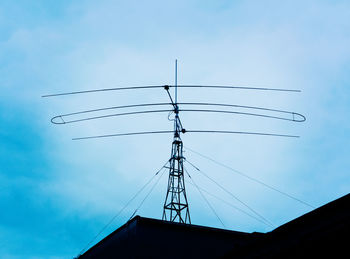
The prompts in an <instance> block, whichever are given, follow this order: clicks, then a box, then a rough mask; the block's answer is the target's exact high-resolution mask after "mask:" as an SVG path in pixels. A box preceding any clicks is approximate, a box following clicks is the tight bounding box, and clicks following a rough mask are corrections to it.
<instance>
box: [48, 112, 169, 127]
mask: <svg viewBox="0 0 350 259" xmlns="http://www.w3.org/2000/svg"><path fill="white" fill-rule="evenodd" d="M171 111H172V110H152V111H137V112H123V113H114V114H107V115H101V116H94V117H88V118H83V119H77V120H67V121H64V120H63V118H62V117H64V116H65V115H59V116H55V117H53V118H52V119H51V122H52V123H53V124H68V123H75V122H81V121H89V120H96V119H103V118H109V117H117V116H126V115H135V114H146V113H161V112H171ZM58 119H61V121H60V120H58Z"/></svg>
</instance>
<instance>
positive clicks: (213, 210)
mask: <svg viewBox="0 0 350 259" xmlns="http://www.w3.org/2000/svg"><path fill="white" fill-rule="evenodd" d="M184 170H185V172H186V173H187V175H188V177H189V178H190V179H191V181H192V183H193V185H194V186H195V187H196V188H197V190H198V192H199V193H200V195H201V196H202V198H203V200H204V201H205V202H206V203H207V204H208V206H209V208H210V209H211V210H212V212H213V213H214V214H215V216H216V217H217V219H218V220H219V221H220V223H221V224H222V226H223V227H224V228H226V226H225V224H224V222H222V220H221V219H220V217H219V215H218V214H217V213H216V211H215V209H214V208H213V207H212V206H211V204H210V203H209V201H208V200H207V199H206V198H205V196H204V194H203V193H202V191H201V190H200V189H199V188H198V186H197V184H196V183H195V182H194V180H193V179H192V177H191V175H190V174H189V173H188V171H187V170H186V169H185V168H184Z"/></svg>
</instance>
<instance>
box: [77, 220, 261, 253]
mask: <svg viewBox="0 0 350 259" xmlns="http://www.w3.org/2000/svg"><path fill="white" fill-rule="evenodd" d="M257 236H259V233H252V234H251V233H244V232H238V231H230V230H225V229H218V228H211V227H204V226H198V225H189V224H180V223H175V222H169V221H163V220H157V219H150V218H144V217H140V216H136V217H134V218H133V219H132V220H130V221H128V222H127V223H126V224H124V225H123V226H121V227H120V228H118V229H117V230H115V231H114V232H113V233H111V234H110V235H108V236H107V237H106V238H104V239H103V240H101V241H100V242H99V243H97V244H96V245H95V246H93V247H92V248H90V249H89V250H88V251H87V252H85V253H84V254H83V255H81V257H79V258H113V257H122V258H145V257H146V258H148V257H152V258H165V257H166V258H179V254H181V256H180V258H186V257H193V258H197V257H198V256H201V257H204V258H208V257H210V258H215V257H221V256H224V255H225V254H226V253H228V252H229V251H230V250H231V249H232V246H240V245H243V244H246V243H248V242H252V241H253V240H254V238H256V237H257Z"/></svg>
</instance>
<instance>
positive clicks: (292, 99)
mask: <svg viewBox="0 0 350 259" xmlns="http://www.w3.org/2000/svg"><path fill="white" fill-rule="evenodd" d="M349 17H350V3H349V1H227V0H226V1H221V0H218V1H207V0H205V1H203V0H201V1H199V0H198V1H182V0H180V1H107V0H102V1H64V0H62V1H47V0H38V1H25V0H23V1H10V0H9V1H7V0H3V1H1V3H0V89H1V91H0V125H1V126H0V207H1V208H2V210H1V213H0V255H1V258H72V257H73V256H76V255H77V254H78V253H79V252H80V251H81V249H83V247H84V246H85V245H86V244H87V243H88V242H89V241H90V240H91V239H92V238H93V237H94V236H95V235H96V234H97V233H98V232H99V230H100V229H101V228H102V227H103V226H105V224H106V223H107V222H108V221H109V220H110V219H111V218H112V217H113V216H114V215H115V214H116V213H117V212H118V211H119V210H120V209H121V208H122V207H123V206H124V205H125V204H126V203H127V201H128V200H129V199H130V198H131V197H132V196H133V195H134V194H135V193H136V192H137V191H138V190H139V189H140V188H141V187H142V185H143V184H145V183H146V182H147V181H148V179H150V178H151V177H152V176H153V175H154V174H155V172H156V171H157V170H158V169H159V168H160V167H161V166H162V165H163V164H164V163H165V162H166V161H167V159H169V157H170V151H171V141H172V136H171V134H170V135H154V136H135V137H124V138H109V139H99V140H86V141H72V140H71V139H72V138H73V137H79V136H89V135H94V134H111V133H118V132H128V131H147V130H171V129H172V123H171V122H170V121H168V119H167V114H158V115H143V116H133V117H128V118H126V117H124V118H110V119H103V120H99V121H90V122H81V123H76V124H71V125H52V124H51V123H50V119H51V117H53V116H55V115H58V114H64V113H69V112H75V111H80V110H84V109H93V108H100V107H107V106H115V105H124V104H136V103H141V102H142V103H148V102H167V101H168V99H167V95H166V93H165V92H164V90H162V89H157V90H149V91H135V92H131V91H129V92H118V93H117V92H109V93H99V94H94V95H92V94H90V95H88V94H87V95H80V96H66V97H57V98H41V96H42V95H44V94H48V93H56V92H65V91H75V90H86V89H95V88H110V87H118V86H130V85H131V86H134V85H159V84H161V85H163V84H173V82H174V60H175V59H178V60H179V77H178V82H179V84H214V85H245V86H255V87H271V88H286V89H300V90H302V92H301V93H272V92H254V91H242V90H236V91H227V90H220V91H219V90H205V91H204V90H198V89H197V90H196V89H194V90H186V91H185V90H181V89H180V91H179V99H180V101H198V102H199V101H201V102H209V101H210V102H224V103H231V104H240V105H252V106H263V107H267V108H277V109H282V110H291V111H295V112H300V113H302V114H304V115H305V116H306V117H307V121H306V122H304V123H293V122H286V121H273V120H270V119H263V118H252V117H244V116H238V115H229V116H227V115H225V116H221V115H220V116H218V115H215V116H214V115H207V114H198V115H191V114H183V123H184V127H185V128H186V129H216V130H238V131H242V130H248V131H261V132H273V133H281V134H292V135H300V136H301V137H300V138H298V139H286V138H272V137H257V136H242V135H203V134H202V135H195V134H193V135H191V134H186V135H184V136H183V141H184V144H185V147H186V146H187V147H189V148H191V149H194V150H196V151H199V152H201V153H203V154H205V155H207V156H209V157H211V158H213V159H215V160H217V161H219V162H222V163H224V164H226V165H229V166H231V167H232V168H234V169H236V170H239V171H241V172H243V173H245V174H247V175H249V176H251V177H253V178H255V179H258V180H260V181H262V182H264V183H266V184H269V185H271V186H273V187H276V188H278V189H279V190H281V191H283V192H286V193H288V194H291V195H293V196H295V197H297V198H299V199H301V200H303V201H306V202H308V203H310V204H312V205H313V206H314V207H318V206H321V205H323V204H325V203H327V202H329V201H332V200H334V199H336V198H338V197H341V196H343V195H345V194H347V193H348V192H349V188H350V177H349V168H350V160H349V157H350V149H349V146H350V140H349V139H350V120H349V115H348V114H349V112H350V85H349V84H350V73H349V69H350V48H349V46H350V19H349ZM185 156H186V158H187V159H188V160H189V161H191V162H192V163H193V164H195V165H196V166H198V167H199V168H200V169H202V170H203V172H205V173H206V174H208V175H210V177H212V178H213V179H215V181H217V182H218V183H220V184H221V185H223V186H224V187H225V188H227V189H229V190H230V191H231V192H232V193H233V194H234V195H235V196H237V197H238V198H239V199H241V200H242V201H244V202H245V203H246V204H248V205H249V206H251V207H252V208H253V209H254V210H255V211H257V212H259V213H260V214H262V215H263V216H264V217H265V218H266V219H268V220H269V221H270V222H271V223H273V225H274V226H275V227H277V226H279V225H281V224H283V223H286V222H288V221H290V220H292V219H294V218H296V217H298V216H300V215H302V214H304V213H306V212H308V211H310V210H311V208H310V207H308V206H305V205H303V204H301V203H298V202H296V201H294V200H292V199H289V198H288V197H286V196H283V195H281V194H279V193H277V192H275V191H272V190H270V189H268V188H265V187H263V186H262V185H259V184H257V183H255V182H252V181H250V180H248V179H247V178H244V177H242V176H240V175H238V174H235V173H233V172H232V171H230V170H227V169H225V168H223V167H220V166H218V165H216V164H214V163H213V162H211V161H208V160H206V159H203V158H202V157H200V156H198V155H196V154H194V153H191V152H190V151H189V150H188V149H187V150H186V151H185ZM187 169H188V171H189V173H190V174H191V176H192V178H193V179H194V181H195V182H196V183H197V184H198V186H200V187H201V188H203V189H205V190H207V191H208V192H210V193H212V194H215V195H217V196H219V197H220V198H221V199H223V200H225V201H228V202H230V203H232V204H233V205H234V206H237V207H238V208H239V209H243V210H245V211H247V209H246V208H245V207H244V206H242V205H241V204H240V203H238V202H237V201H235V200H234V199H232V197H230V196H229V195H227V193H225V192H223V191H222V190H220V189H219V188H218V187H217V186H215V185H214V184H213V183H212V182H210V181H208V180H207V179H205V177H203V176H202V175H201V174H199V173H198V172H196V171H195V170H193V168H191V167H190V166H187ZM166 181H167V176H166V173H165V174H164V175H163V177H162V178H161V180H160V182H159V184H158V185H157V186H156V188H155V189H154V191H153V192H152V193H151V195H150V196H149V197H148V199H147V200H146V201H145V203H144V204H143V206H142V207H141V209H140V210H139V211H137V214H139V215H141V216H145V217H154V218H158V219H159V218H161V215H162V206H163V202H164V199H165V194H166ZM149 187H151V186H149ZM148 190H149V188H148V189H146V190H145V191H144V192H142V193H141V195H140V196H139V197H138V198H137V199H136V200H135V201H134V202H133V203H131V204H130V206H128V208H127V209H126V210H125V211H123V213H121V214H120V215H119V216H118V217H117V218H116V219H115V221H113V223H112V224H111V225H110V227H109V228H108V229H106V231H104V232H103V234H102V235H101V236H100V237H99V238H98V239H97V240H96V241H95V242H97V241H98V240H100V239H101V238H102V237H104V236H106V235H107V234H108V233H110V232H111V231H113V230H115V229H116V228H118V227H119V226H121V225H122V224H124V223H125V222H126V221H127V220H128V219H129V217H130V216H131V215H132V213H133V211H134V210H135V209H136V207H137V206H138V204H139V203H140V202H141V201H142V199H143V198H144V197H145V196H146V194H147V192H148ZM187 191H188V200H189V206H190V212H191V217H192V223H193V224H199V225H206V226H212V227H220V228H222V227H223V226H222V225H221V223H220V221H219V220H218V219H217V218H216V216H215V214H213V212H212V211H211V210H210V208H209V207H208V205H207V204H206V203H205V202H204V201H203V199H202V197H201V196H200V194H199V193H198V191H197V190H196V189H195V188H194V187H193V186H192V185H190V184H187ZM206 198H207V199H208V200H209V202H210V203H211V205H212V206H213V207H214V208H215V210H216V211H217V214H218V215H219V216H220V218H221V220H222V221H223V223H224V224H225V227H226V228H227V229H231V230H237V231H246V232H253V231H261V232H266V231H270V230H272V229H273V228H272V227H269V226H267V225H264V224H262V223H261V222H259V221H256V220H254V219H252V218H251V217H249V216H247V215H245V214H244V213H242V212H241V211H239V210H236V209H234V208H232V207H230V206H228V205H227V204H226V203H224V202H222V201H220V200H218V199H215V198H214V197H212V196H210V195H207V196H206Z"/></svg>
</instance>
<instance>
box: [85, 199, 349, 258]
mask: <svg viewBox="0 0 350 259" xmlns="http://www.w3.org/2000/svg"><path fill="white" fill-rule="evenodd" d="M349 233H350V194H348V195H345V196H343V197H341V198H339V199H337V200H335V201H333V202H330V203H328V204H326V205H324V206H322V207H320V208H317V209H315V210H313V211H311V212H309V213H307V214H305V215H303V216H301V217H298V218H296V219H294V220H292V221H290V222H288V223H286V224H284V225H282V226H280V227H278V228H276V229H275V230H273V231H271V232H268V233H256V232H253V233H245V232H238V231H230V230H225V229H218V228H211V227H204V226H198V225H188V224H179V223H174V222H168V221H163V220H157V219H150V218H144V217H140V216H136V217H134V218H133V219H132V220H130V221H128V222H127V223H126V224H124V225H123V226H122V227H120V228H118V229H117V230H115V231H114V232H113V233H111V234H110V235H108V236H107V237H106V238H104V239H103V240H101V241H100V242H99V243H98V244H96V245H95V246H93V247H91V248H90V249H89V250H88V251H87V252H85V253H84V254H83V255H81V257H80V258H115V257H121V258H179V257H180V258H199V257H200V258H304V257H306V256H308V257H315V256H318V257H324V256H328V257H331V258H334V257H336V255H340V254H341V253H344V252H347V245H348V244H347V243H348V242H347V240H348V238H344V236H345V237H348V236H349Z"/></svg>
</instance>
